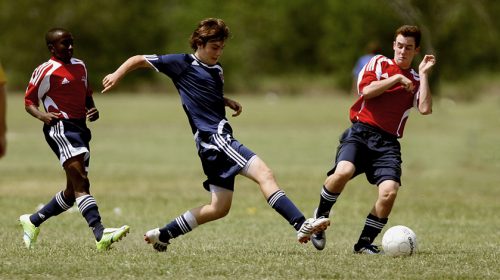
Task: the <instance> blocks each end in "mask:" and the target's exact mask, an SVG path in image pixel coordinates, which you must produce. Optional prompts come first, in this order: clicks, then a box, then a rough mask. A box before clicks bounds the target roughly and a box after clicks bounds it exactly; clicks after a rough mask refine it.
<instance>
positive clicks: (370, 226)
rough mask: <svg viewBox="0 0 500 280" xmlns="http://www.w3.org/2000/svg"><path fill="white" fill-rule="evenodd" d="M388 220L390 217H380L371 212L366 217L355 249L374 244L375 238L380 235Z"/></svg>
mask: <svg viewBox="0 0 500 280" xmlns="http://www.w3.org/2000/svg"><path fill="white" fill-rule="evenodd" d="M388 220H389V219H388V218H378V217H377V216H375V215H372V214H371V213H370V214H369V215H368V217H366V221H365V226H364V228H363V231H362V232H361V235H360V236H359V240H358V243H356V244H355V245H354V249H355V250H356V251H358V250H359V249H361V248H362V247H364V246H366V245H370V244H372V242H373V240H375V238H376V237H377V235H379V233H380V232H381V231H382V229H383V228H384V226H385V225H386V224H387V221H388Z"/></svg>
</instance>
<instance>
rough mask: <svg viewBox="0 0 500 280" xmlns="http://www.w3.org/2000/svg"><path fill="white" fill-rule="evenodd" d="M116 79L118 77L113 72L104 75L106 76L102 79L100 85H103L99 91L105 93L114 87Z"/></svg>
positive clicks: (116, 82) (117, 79)
mask: <svg viewBox="0 0 500 280" xmlns="http://www.w3.org/2000/svg"><path fill="white" fill-rule="evenodd" d="M118 81H119V78H118V77H117V75H115V74H114V73H113V74H108V75H106V77H104V79H102V86H103V87H104V89H103V90H102V91H101V93H105V92H107V91H109V90H110V89H112V88H114V87H115V86H116V84H118Z"/></svg>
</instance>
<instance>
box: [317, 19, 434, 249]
mask: <svg viewBox="0 0 500 280" xmlns="http://www.w3.org/2000/svg"><path fill="white" fill-rule="evenodd" d="M420 38H421V32H420V30H419V28H418V27H416V26H408V25H404V26H401V27H400V28H398V29H397V30H396V32H395V37H394V42H393V50H394V58H392V59H390V58H387V57H385V56H382V55H376V56H374V57H373V58H372V59H371V60H370V61H369V62H368V63H367V64H366V65H365V66H364V67H363V69H362V70H361V72H360V73H359V76H358V82H357V88H358V95H359V97H358V99H357V100H356V102H355V103H354V105H353V106H352V107H351V109H350V120H351V122H352V126H351V127H350V128H349V129H347V130H346V131H345V132H344V133H343V134H342V136H341V137H340V145H339V146H338V150H337V156H336V159H335V163H334V166H333V168H332V169H331V170H330V171H329V172H328V173H327V175H328V177H327V179H326V181H325V183H324V186H323V188H322V190H321V196H320V202H319V205H318V208H317V209H316V210H315V212H314V216H315V217H329V215H330V210H331V208H332V207H333V205H334V204H335V202H336V201H337V199H338V197H339V195H340V193H341V192H342V190H343V189H344V187H345V185H346V184H347V182H348V181H349V180H351V179H352V178H354V177H355V176H357V175H359V174H361V173H365V175H366V178H367V179H368V182H370V183H371V184H374V185H376V186H378V199H377V201H376V202H375V205H374V206H373V208H372V209H371V211H370V213H369V215H368V216H367V218H366V221H365V225H364V228H363V230H362V232H361V235H360V237H359V240H358V242H357V243H356V244H355V245H354V252H355V253H363V254H378V253H380V250H379V248H378V247H377V246H376V245H373V244H372V242H373V240H374V239H375V238H376V237H377V236H378V234H379V233H380V232H381V231H382V229H383V227H384V226H385V224H386V223H387V221H388V217H389V214H390V213H391V210H392V206H393V204H394V201H395V199H396V195H397V192H398V189H399V187H400V185H401V162H402V160H401V146H400V144H399V141H398V138H401V137H402V136H403V130H404V128H405V124H406V120H407V119H408V116H409V113H410V111H411V109H412V108H416V109H417V110H418V111H419V112H420V113H421V114H423V115H427V114H431V113H432V97H431V91H430V89H429V82H428V75H429V72H430V70H431V68H432V67H433V66H434V64H435V63H436V58H435V57H434V56H433V55H425V56H424V58H423V60H422V62H421V63H420V65H419V68H418V72H416V71H415V70H413V69H412V68H411V64H412V61H413V58H414V57H415V55H416V54H418V53H419V51H420ZM311 241H312V243H313V245H314V246H315V247H316V249H318V250H322V249H324V247H325V244H326V236H325V232H324V231H322V232H319V233H316V234H313V235H312V237H311Z"/></svg>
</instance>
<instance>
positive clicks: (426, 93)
mask: <svg viewBox="0 0 500 280" xmlns="http://www.w3.org/2000/svg"><path fill="white" fill-rule="evenodd" d="M419 92H420V93H419V97H418V111H419V112H420V113H421V114H422V115H429V114H432V94H431V90H430V87H429V80H428V78H427V75H426V74H424V75H420V89H419Z"/></svg>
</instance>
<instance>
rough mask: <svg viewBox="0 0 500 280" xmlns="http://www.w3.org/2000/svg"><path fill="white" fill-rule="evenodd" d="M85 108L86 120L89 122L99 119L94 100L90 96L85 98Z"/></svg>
mask: <svg viewBox="0 0 500 280" xmlns="http://www.w3.org/2000/svg"><path fill="white" fill-rule="evenodd" d="M85 108H86V109H87V114H86V115H87V119H88V120H89V121H91V122H93V121H96V120H98V119H99V111H98V110H97V108H96V106H95V103H94V98H93V97H92V96H87V97H86V98H85Z"/></svg>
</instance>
